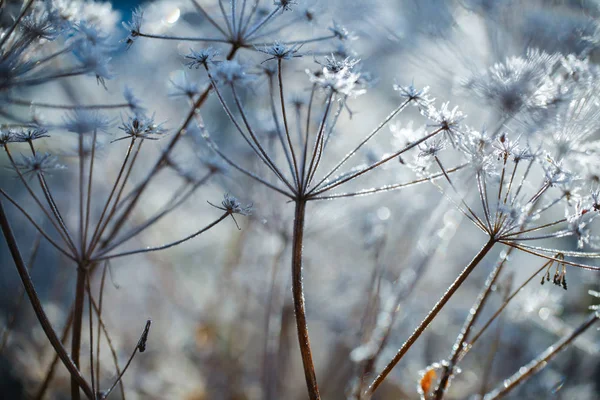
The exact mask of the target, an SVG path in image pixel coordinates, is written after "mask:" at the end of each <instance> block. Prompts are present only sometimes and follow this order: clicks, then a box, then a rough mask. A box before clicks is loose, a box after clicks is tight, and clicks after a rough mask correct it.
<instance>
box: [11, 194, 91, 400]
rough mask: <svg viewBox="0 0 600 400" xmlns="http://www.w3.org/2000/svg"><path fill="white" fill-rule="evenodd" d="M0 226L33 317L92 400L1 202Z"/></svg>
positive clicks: (72, 375) (78, 384)
mask: <svg viewBox="0 0 600 400" xmlns="http://www.w3.org/2000/svg"><path fill="white" fill-rule="evenodd" d="M0 226H1V227H2V232H3V233H4V238H5V240H6V244H7V245H8V248H9V250H10V253H11V255H12V258H13V261H14V263H15V266H16V267H17V272H18V273H19V277H20V278H21V281H22V282H23V286H24V287H25V292H26V293H27V296H28V297H29V301H30V302H31V305H32V306H33V310H34V311H35V315H36V317H37V318H38V321H39V322H40V325H41V326H42V329H43V330H44V333H45V334H46V336H47V337H48V340H49V341H50V344H51V345H52V347H53V348H54V350H55V351H56V353H57V354H58V356H59V357H60V359H61V361H62V362H63V364H64V365H65V367H67V369H68V370H69V373H70V374H71V377H72V378H73V380H74V381H75V382H76V384H77V393H78V394H79V388H81V389H82V390H83V391H84V393H85V394H86V396H88V398H89V399H90V400H94V393H93V391H92V388H91V387H90V385H89V384H88V383H87V381H86V380H85V378H84V377H83V376H82V375H81V373H80V372H79V369H78V368H77V366H76V364H75V363H74V362H73V361H72V360H71V358H70V357H69V354H68V353H67V351H66V350H65V348H64V347H63V345H62V342H61V340H60V339H59V338H58V336H57V335H56V332H55V331H54V328H53V327H52V324H51V323H50V321H49V320H48V317H47V316H46V313H45V312H44V308H43V307H42V303H41V302H40V299H39V296H38V294H37V291H36V290H35V286H34V285H33V281H32V280H31V276H30V275H29V272H28V271H27V267H26V266H25V262H24V261H23V257H22V256H21V252H20V250H19V247H18V245H17V241H16V239H15V237H14V234H13V232H12V228H11V226H10V223H9V222H8V219H7V217H6V213H5V212H4V207H3V205H2V202H1V201H0Z"/></svg>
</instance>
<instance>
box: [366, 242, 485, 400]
mask: <svg viewBox="0 0 600 400" xmlns="http://www.w3.org/2000/svg"><path fill="white" fill-rule="evenodd" d="M495 243H496V241H495V239H493V238H490V240H488V242H487V243H486V244H485V246H483V247H482V248H481V250H479V253H477V255H475V257H474V258H473V259H472V260H471V262H470V263H469V264H468V265H467V266H466V267H465V268H464V269H463V270H462V272H461V273H460V275H458V277H457V278H456V280H455V281H454V282H452V285H450V287H449V288H448V289H447V290H446V292H445V293H444V295H443V296H442V298H440V299H439V300H438V302H437V303H435V305H434V306H433V308H432V309H431V311H429V313H428V314H427V316H426V317H425V319H423V321H422V322H421V324H420V325H419V326H418V327H417V329H415V331H414V332H413V333H412V335H410V337H409V338H408V339H407V340H406V342H404V344H403V345H402V347H400V349H399V350H398V352H397V353H396V355H395V356H394V358H393V359H392V360H391V361H390V362H389V363H388V364H387V365H386V366H385V368H384V369H383V371H382V372H381V373H380V374H379V375H378V376H377V378H375V380H374V381H373V383H372V384H371V386H370V387H369V389H368V391H367V394H368V395H370V394H372V393H373V392H375V390H377V388H378V387H379V385H381V383H382V382H383V381H384V379H385V378H386V377H387V376H388V375H389V373H390V372H391V371H392V369H393V368H394V367H395V366H396V364H398V362H399V361H400V360H401V359H402V357H403V356H404V354H406V352H407V351H408V349H410V348H411V347H412V345H413V344H414V343H415V342H416V341H417V339H418V338H419V336H421V334H422V333H423V332H424V331H425V329H427V327H428V326H429V324H430V323H431V321H433V320H434V319H435V317H436V316H437V315H438V313H439V312H440V311H441V310H442V308H443V307H444V306H445V305H446V303H447V302H448V301H449V300H450V298H451V297H452V296H453V295H454V293H456V291H457V290H458V288H459V287H460V286H461V285H462V284H463V283H464V281H465V280H466V279H467V277H468V276H469V274H470V273H471V272H472V271H473V270H474V269H475V267H476V266H477V265H478V264H479V263H480V262H481V260H483V258H484V257H485V255H486V254H487V253H488V252H489V251H490V250H491V249H492V247H494V244H495Z"/></svg>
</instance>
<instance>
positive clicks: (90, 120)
mask: <svg viewBox="0 0 600 400" xmlns="http://www.w3.org/2000/svg"><path fill="white" fill-rule="evenodd" d="M111 125H112V121H111V120H110V119H109V118H108V117H107V116H106V115H104V114H102V113H100V112H99V111H98V110H86V109H81V108H78V109H75V110H73V111H71V112H70V113H69V114H67V116H65V117H64V118H63V126H62V127H63V128H64V129H66V130H68V131H69V132H73V133H78V134H80V135H84V134H87V133H93V132H98V131H106V130H107V129H108V128H110V127H111Z"/></svg>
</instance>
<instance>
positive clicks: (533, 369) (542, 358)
mask: <svg viewBox="0 0 600 400" xmlns="http://www.w3.org/2000/svg"><path fill="white" fill-rule="evenodd" d="M599 319H600V314H599V313H594V314H592V315H590V316H589V317H588V318H587V319H586V320H585V322H584V323H582V324H581V325H580V326H578V327H577V328H576V329H575V330H574V331H573V332H571V334H569V335H567V336H565V337H563V338H562V339H560V340H559V341H558V342H556V343H554V344H553V345H552V346H550V347H548V348H547V349H546V350H545V351H544V352H542V353H541V354H540V355H539V356H538V357H537V358H536V359H534V360H532V361H531V362H530V363H529V364H527V365H524V366H523V367H521V368H519V369H518V371H517V372H516V373H515V374H514V375H512V376H511V377H509V378H507V379H504V380H503V381H502V385H501V386H499V387H498V388H496V389H494V390H493V391H491V392H489V393H487V394H486V395H485V396H484V397H483V399H484V400H496V399H500V398H502V397H504V396H505V395H506V394H508V393H509V392H510V391H512V390H513V389H515V388H516V387H517V386H519V385H520V384H521V383H523V382H524V381H526V380H527V379H529V378H531V377H532V376H533V375H535V374H537V373H538V372H540V371H541V370H543V369H544V368H545V367H546V366H547V365H548V361H550V360H551V359H553V358H554V357H555V356H556V355H557V354H558V353H559V352H560V351H561V350H563V349H564V348H565V347H567V346H568V345H569V344H571V342H573V341H574V340H575V339H577V337H579V335H581V334H582V333H584V332H585V331H586V330H588V328H590V327H591V326H592V325H594V324H595V323H596V322H597V321H598V320H599Z"/></svg>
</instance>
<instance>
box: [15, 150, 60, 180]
mask: <svg viewBox="0 0 600 400" xmlns="http://www.w3.org/2000/svg"><path fill="white" fill-rule="evenodd" d="M15 166H16V167H17V169H18V170H19V171H21V173H22V174H23V175H29V174H34V173H42V174H45V173H49V172H52V171H56V170H60V169H64V168H65V166H64V165H61V164H60V163H59V162H58V158H56V156H54V155H52V154H50V153H43V154H41V153H37V154H35V155H32V156H24V155H22V156H21V160H20V161H16V162H15Z"/></svg>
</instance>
